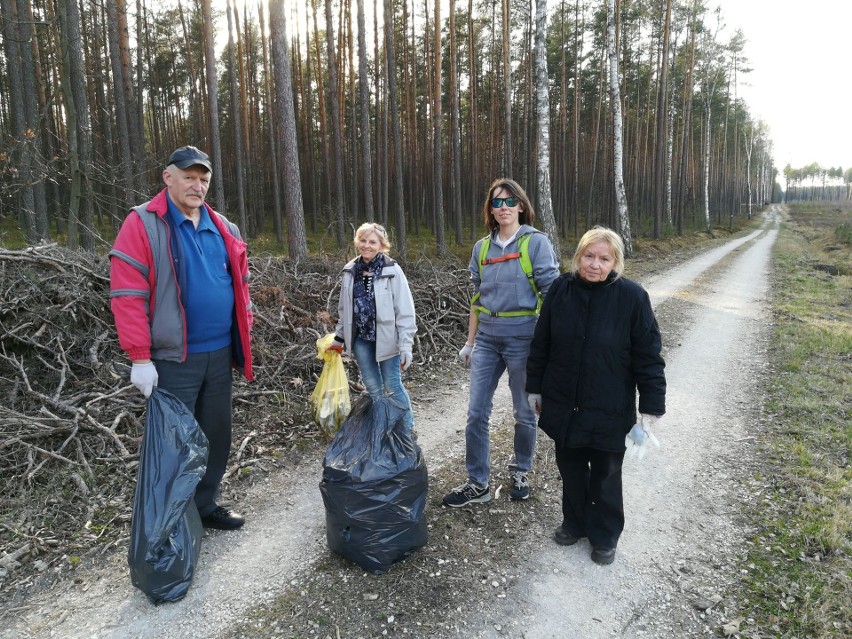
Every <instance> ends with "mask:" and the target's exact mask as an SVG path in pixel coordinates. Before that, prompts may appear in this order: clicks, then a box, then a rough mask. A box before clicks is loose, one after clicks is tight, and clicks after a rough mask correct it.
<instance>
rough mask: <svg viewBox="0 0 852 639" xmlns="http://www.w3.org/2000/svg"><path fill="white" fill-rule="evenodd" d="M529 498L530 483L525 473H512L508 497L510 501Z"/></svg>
mask: <svg viewBox="0 0 852 639" xmlns="http://www.w3.org/2000/svg"><path fill="white" fill-rule="evenodd" d="M529 498H530V484H529V482H528V481H527V474H526V473H519V472H515V473H512V490H511V492H509V499H511V500H512V501H523V500H524V499H529Z"/></svg>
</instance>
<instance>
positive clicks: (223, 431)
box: [154, 346, 232, 517]
mask: <svg viewBox="0 0 852 639" xmlns="http://www.w3.org/2000/svg"><path fill="white" fill-rule="evenodd" d="M154 365H155V366H156V367H157V374H158V375H159V381H158V382H157V385H158V386H159V387H160V388H163V389H165V390H167V391H169V392H170V393H172V394H173V395H174V396H175V397H177V398H178V399H179V400H181V401H182V402H183V403H184V404H186V406H187V407H188V408H189V410H191V411H192V414H193V415H195V419H196V421H197V422H198V424H199V425H200V426H201V430H202V431H203V432H204V434H205V435H207V441H208V443H209V453H208V456H207V472H205V473H204V477H202V478H201V481H200V482H199V483H198V487H197V488H196V489H195V505H196V506H197V507H198V514H199V515H201V516H202V517H206V516H207V515H209V514H210V513H212V512H213V511H214V510H215V509H216V498H217V497H218V496H219V483H220V482H221V481H222V477H224V476H225V468H226V466H227V464H228V455H229V454H230V452H231V387H232V375H231V347H230V346H226V347H225V348H221V349H219V350H218V351H213V352H210V353H189V354H188V355H187V356H186V361H185V362H167V361H165V360H154Z"/></svg>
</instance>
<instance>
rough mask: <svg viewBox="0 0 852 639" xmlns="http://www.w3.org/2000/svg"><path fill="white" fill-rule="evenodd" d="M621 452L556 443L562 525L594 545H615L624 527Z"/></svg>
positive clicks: (604, 546)
mask: <svg viewBox="0 0 852 639" xmlns="http://www.w3.org/2000/svg"><path fill="white" fill-rule="evenodd" d="M623 461H624V453H612V452H607V451H604V450H596V449H594V448H563V447H560V446H557V447H556V466H557V467H558V468H559V474H560V475H562V527H563V528H564V529H565V530H566V531H567V532H569V533H570V534H572V535H575V536H577V537H588V538H589V543H590V544H591V545H592V547H594V548H615V547H616V546H617V545H618V538H619V537H620V536H621V531H622V530H624V500H623V498H622V494H621V464H622V462H623Z"/></svg>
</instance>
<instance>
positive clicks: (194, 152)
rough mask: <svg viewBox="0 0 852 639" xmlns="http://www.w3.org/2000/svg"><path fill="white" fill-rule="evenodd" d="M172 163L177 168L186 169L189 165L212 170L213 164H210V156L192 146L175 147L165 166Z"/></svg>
mask: <svg viewBox="0 0 852 639" xmlns="http://www.w3.org/2000/svg"><path fill="white" fill-rule="evenodd" d="M172 164H174V165H175V166H176V167H177V168H179V169H188V168H189V167H191V166H196V165H198V166H203V167H204V168H205V169H207V170H208V171H210V172H211V173H212V172H213V165H211V164H210V157H209V156H208V155H207V154H206V153H205V152H204V151H201V150H199V149H197V148H195V147H194V146H182V147H180V148H179V149H175V151H174V153H172V155H171V157H170V158H169V161H168V163H167V164H166V166H170V165H172Z"/></svg>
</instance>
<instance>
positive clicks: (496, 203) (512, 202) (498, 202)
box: [491, 196, 520, 209]
mask: <svg viewBox="0 0 852 639" xmlns="http://www.w3.org/2000/svg"><path fill="white" fill-rule="evenodd" d="M519 201H520V200H518V198H516V197H515V196H511V197H495V198H492V199H491V208H493V209H499V208H500V207H501V206H503V202H505V203H506V206H508V207H510V208H511V207H513V206H517V205H518V202H519Z"/></svg>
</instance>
